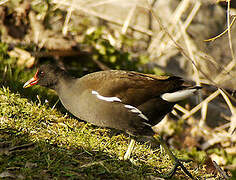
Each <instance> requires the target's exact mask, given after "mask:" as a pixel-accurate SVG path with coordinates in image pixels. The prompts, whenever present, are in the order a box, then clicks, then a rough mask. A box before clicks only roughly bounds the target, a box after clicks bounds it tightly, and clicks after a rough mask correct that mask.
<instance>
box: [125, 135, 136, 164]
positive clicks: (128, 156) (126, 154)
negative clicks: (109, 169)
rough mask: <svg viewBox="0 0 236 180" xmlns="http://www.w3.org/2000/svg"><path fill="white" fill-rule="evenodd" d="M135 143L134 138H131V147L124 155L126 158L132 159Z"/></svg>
mask: <svg viewBox="0 0 236 180" xmlns="http://www.w3.org/2000/svg"><path fill="white" fill-rule="evenodd" d="M134 145H135V140H134V139H133V138H131V140H130V143H129V147H128V149H127V151H126V153H125V155H124V160H127V159H130V155H131V153H132V151H133V149H134Z"/></svg>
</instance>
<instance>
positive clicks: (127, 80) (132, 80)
mask: <svg viewBox="0 0 236 180" xmlns="http://www.w3.org/2000/svg"><path fill="white" fill-rule="evenodd" d="M83 80H84V81H87V82H90V84H88V83H87V84H88V87H90V88H91V90H95V91H97V92H98V93H99V94H100V95H102V96H105V97H118V98H119V99H121V101H122V103H124V104H130V105H133V106H139V105H141V104H143V103H144V102H146V101H148V100H150V99H152V98H153V97H158V96H159V95H161V94H163V93H165V92H171V91H175V90H178V89H180V88H181V85H182V84H183V80H182V79H181V78H179V77H176V76H155V75H150V74H142V73H137V72H130V71H120V70H112V71H102V73H101V72H96V73H94V74H93V75H92V74H90V76H84V77H83ZM88 80H89V81H88Z"/></svg>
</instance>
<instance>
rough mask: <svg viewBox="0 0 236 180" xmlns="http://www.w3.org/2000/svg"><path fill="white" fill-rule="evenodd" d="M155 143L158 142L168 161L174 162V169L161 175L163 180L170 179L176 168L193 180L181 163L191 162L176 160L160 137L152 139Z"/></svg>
mask: <svg viewBox="0 0 236 180" xmlns="http://www.w3.org/2000/svg"><path fill="white" fill-rule="evenodd" d="M154 140H155V141H158V142H159V143H160V144H161V146H162V147H163V148H164V149H165V152H166V153H167V154H168V155H169V157H170V159H171V160H172V161H173V162H174V167H173V168H172V169H171V170H170V171H169V172H168V173H167V174H165V175H163V177H165V178H171V177H172V176H173V175H174V174H175V172H176V170H177V168H178V167H179V166H180V168H181V169H182V170H183V171H184V172H185V173H186V174H187V175H188V176H189V177H190V178H191V179H193V176H192V174H191V173H190V172H189V171H188V170H187V169H186V168H185V167H184V165H183V164H182V162H189V161H191V160H181V159H178V158H177V157H175V155H174V154H173V153H172V152H171V150H170V149H169V147H168V146H167V144H166V142H165V141H164V139H163V138H162V136H159V137H158V138H154Z"/></svg>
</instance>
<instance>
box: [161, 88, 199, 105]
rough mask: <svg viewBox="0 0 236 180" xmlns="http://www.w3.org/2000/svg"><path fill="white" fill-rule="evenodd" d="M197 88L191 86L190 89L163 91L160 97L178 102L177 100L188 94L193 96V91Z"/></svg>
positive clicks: (186, 96) (184, 97)
mask: <svg viewBox="0 0 236 180" xmlns="http://www.w3.org/2000/svg"><path fill="white" fill-rule="evenodd" d="M198 89H199V88H192V89H184V90H179V91H176V92H172V93H164V94H162V95H161V98H162V99H163V100H165V101H168V102H178V101H181V100H184V99H186V98H188V97H190V96H193V95H194V93H195V92H196V91H197V90H198Z"/></svg>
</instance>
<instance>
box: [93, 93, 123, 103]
mask: <svg viewBox="0 0 236 180" xmlns="http://www.w3.org/2000/svg"><path fill="white" fill-rule="evenodd" d="M92 94H94V95H96V96H97V98H98V99H101V100H103V101H108V102H117V101H118V102H121V100H120V99H119V98H118V97H104V96H101V95H100V94H99V93H98V92H97V91H92Z"/></svg>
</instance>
